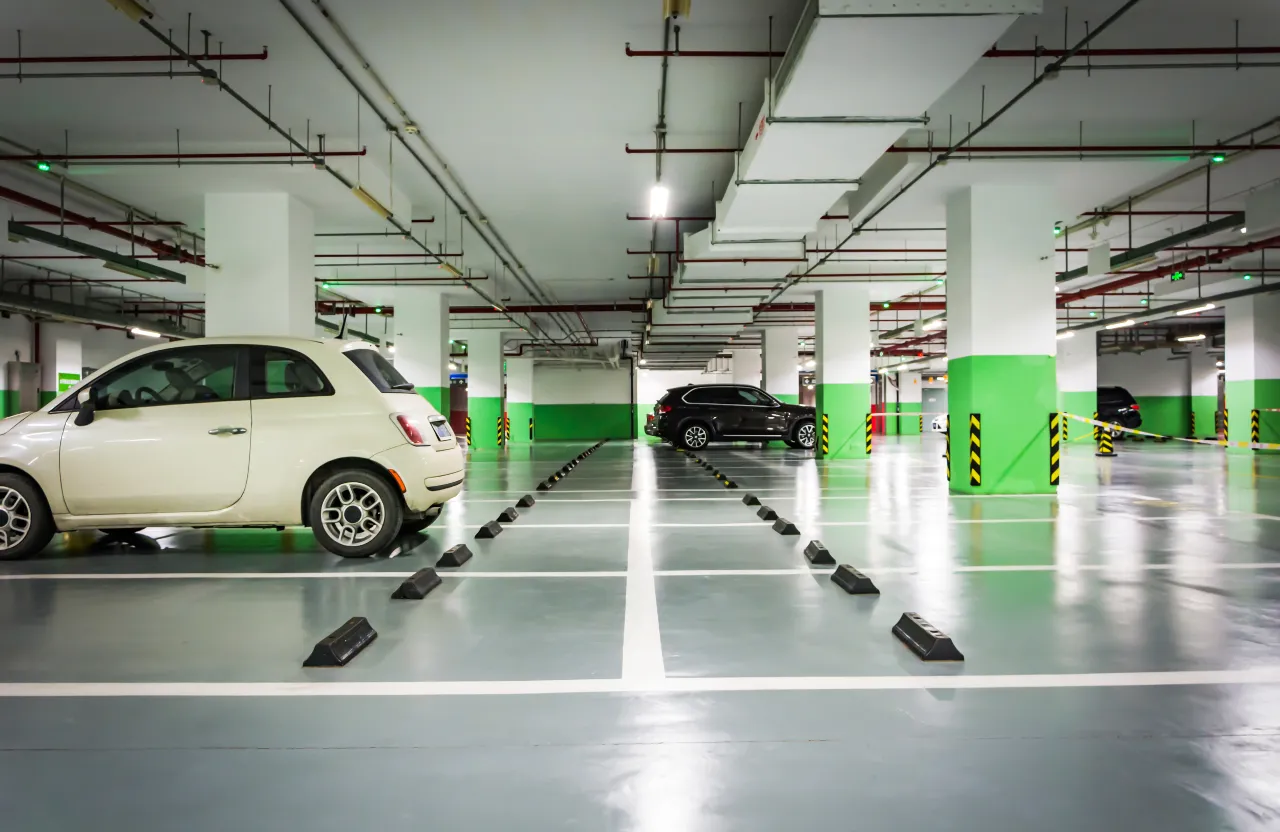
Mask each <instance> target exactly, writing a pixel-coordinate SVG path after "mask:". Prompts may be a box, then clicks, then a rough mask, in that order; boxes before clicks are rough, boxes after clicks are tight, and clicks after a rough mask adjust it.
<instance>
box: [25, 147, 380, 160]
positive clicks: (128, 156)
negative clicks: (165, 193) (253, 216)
mask: <svg viewBox="0 0 1280 832" xmlns="http://www.w3.org/2000/svg"><path fill="white" fill-rule="evenodd" d="M367 152H368V151H367V150H366V149H365V148H363V147H362V148H360V149H359V150H326V151H325V152H324V156H325V157H329V156H333V157H339V156H364V155H365V154H366V153H367ZM313 158H314V156H313V154H311V153H293V152H289V151H283V152H279V153H267V152H263V153H73V154H71V155H67V154H65V153H53V154H47V155H41V154H0V162H56V163H58V164H65V163H67V162H88V161H103V162H117V161H143V160H147V161H171V162H187V161H195V160H197V159H307V160H308V161H310V160H312V159H313Z"/></svg>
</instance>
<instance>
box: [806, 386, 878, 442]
mask: <svg viewBox="0 0 1280 832" xmlns="http://www.w3.org/2000/svg"><path fill="white" fill-rule="evenodd" d="M817 394H818V395H817V402H816V405H817V412H818V425H817V427H818V446H817V448H815V449H814V456H816V457H818V458H820V459H821V458H827V459H866V458H867V444H866V433H867V414H868V413H870V412H871V385H870V384H819V385H818V386H817ZM823 414H825V415H826V417H827V421H828V430H829V432H830V436H829V441H828V443H827V448H828V452H827V453H826V454H823V453H822V416H823Z"/></svg>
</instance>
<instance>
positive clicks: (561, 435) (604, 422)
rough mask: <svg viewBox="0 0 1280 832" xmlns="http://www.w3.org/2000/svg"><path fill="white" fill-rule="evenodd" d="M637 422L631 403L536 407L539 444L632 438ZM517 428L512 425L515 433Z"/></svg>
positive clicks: (535, 425)
mask: <svg viewBox="0 0 1280 832" xmlns="http://www.w3.org/2000/svg"><path fill="white" fill-rule="evenodd" d="M634 422H635V417H634V416H633V410H632V406H631V404H630V403H627V404H538V403H537V402H534V404H533V424H534V428H533V430H534V437H535V439H536V440H537V441H540V442H541V441H545V440H562V439H630V438H631V431H632V425H633V423H634ZM514 430H515V425H514V423H513V425H512V431H514Z"/></svg>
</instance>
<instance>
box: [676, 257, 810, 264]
mask: <svg viewBox="0 0 1280 832" xmlns="http://www.w3.org/2000/svg"><path fill="white" fill-rule="evenodd" d="M676 262H677V263H742V264H744V265H745V264H747V263H805V262H808V261H807V260H806V259H805V258H803V257H702V258H694V259H686V258H683V257H682V258H680V259H679V260H677V261H676Z"/></svg>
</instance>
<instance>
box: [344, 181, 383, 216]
mask: <svg viewBox="0 0 1280 832" xmlns="http://www.w3.org/2000/svg"><path fill="white" fill-rule="evenodd" d="M351 193H353V194H355V195H356V198H357V199H359V200H360V201H361V202H363V203H364V204H365V205H368V206H369V210H370V211H372V212H373V213H375V214H377V215H378V216H380V217H382V218H383V219H384V220H386V219H390V218H391V209H390V208H388V207H387V206H385V205H383V204H382V203H381V202H379V201H378V200H376V199H374V197H373V194H371V193H369V192H368V191H366V190H365V189H364V188H363V187H361V186H360V185H356V186H355V187H354V188H352V189H351Z"/></svg>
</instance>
